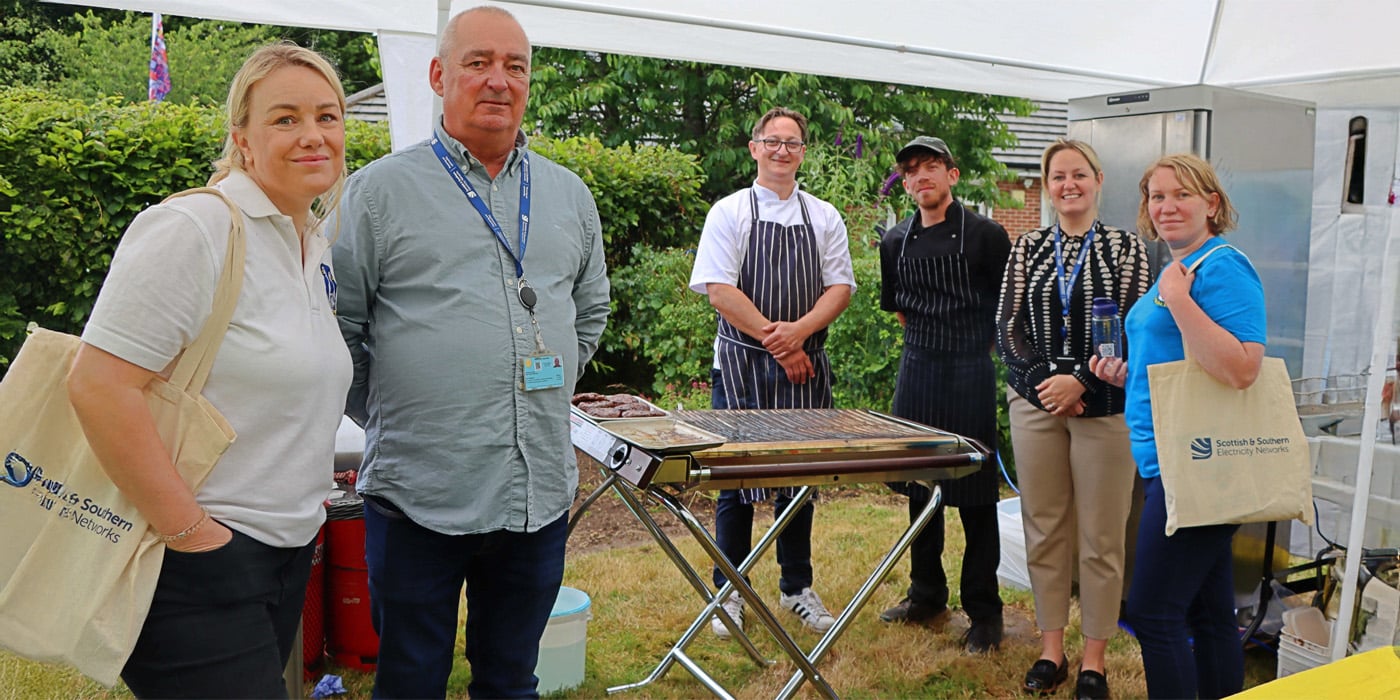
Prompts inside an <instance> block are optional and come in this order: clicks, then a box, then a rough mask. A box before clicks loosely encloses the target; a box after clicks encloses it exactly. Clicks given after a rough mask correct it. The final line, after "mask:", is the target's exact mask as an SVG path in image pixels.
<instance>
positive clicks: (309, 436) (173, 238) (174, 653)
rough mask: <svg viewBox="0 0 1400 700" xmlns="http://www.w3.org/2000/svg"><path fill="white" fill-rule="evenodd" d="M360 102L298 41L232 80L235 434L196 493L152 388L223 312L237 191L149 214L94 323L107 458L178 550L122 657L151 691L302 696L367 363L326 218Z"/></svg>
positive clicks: (226, 354) (83, 395)
mask: <svg viewBox="0 0 1400 700" xmlns="http://www.w3.org/2000/svg"><path fill="white" fill-rule="evenodd" d="M344 111H345V93H344V91H343V89H342V88H341V86H340V81H339V79H338V78H337V76H336V74H335V69H334V68H332V67H331V65H330V64H329V63H328V62H327V61H326V60H325V59H324V58H323V57H321V56H320V55H319V54H317V53H315V52H314V51H310V50H307V49H303V48H300V47H297V46H295V45H293V44H288V43H282V44H275V45H272V46H266V47H263V48H261V49H259V50H258V51H256V52H255V53H254V54H253V55H252V56H251V57H249V59H248V60H247V61H246V62H245V63H244V64H243V67H242V68H241V69H240V70H239V72H238V74H237V75H236V76H235V77H234V80H233V84H232V86H231V87H230V89H229V97H228V124H229V128H228V134H227V138H226V140H225V144H224V154H223V158H222V159H220V160H219V161H218V162H217V163H216V164H215V170H216V172H215V174H214V176H213V177H212V178H211V179H210V184H211V185H213V186H215V187H217V188H219V189H220V190H222V191H223V193H224V194H226V195H227V196H228V197H229V198H231V199H232V200H233V201H234V202H235V203H236V204H237V205H238V208H239V209H240V210H241V216H242V217H243V223H244V226H245V230H246V237H247V253H246V259H245V271H244V281H243V287H242V293H241V295H240V296H239V298H238V303H237V306H236V308H235V310H234V314H233V319H232V321H231V322H230V323H229V329H228V334H227V335H226V336H225V337H224V340H223V345H222V347H221V349H220V351H219V354H218V356H217V359H216V360H215V362H214V365H213V369H212V371H211V372H210V375H209V380H208V383H207V384H206V386H205V388H204V396H205V397H206V398H207V399H208V400H209V401H210V402H211V403H212V404H214V406H215V407H216V408H217V409H218V410H219V411H220V412H221V413H222V414H223V415H224V417H225V418H227V419H228V421H229V423H230V424H231V425H232V427H233V428H234V430H235V431H237V433H238V439H237V440H236V441H235V442H234V444H233V445H232V446H231V447H230V448H229V450H228V452H227V453H225V454H224V456H223V458H222V459H221V460H220V462H219V464H218V465H217V466H216V467H215V468H214V471H213V473H212V474H211V475H210V476H209V478H208V480H207V481H206V482H205V483H204V485H203V486H201V487H200V489H199V491H198V492H197V493H191V492H190V490H189V489H188V488H187V487H186V486H185V485H184V483H183V482H182V481H181V479H180V477H179V476H178V474H177V473H176V471H175V468H174V466H173V465H172V464H171V460H170V456H169V454H168V453H167V452H166V450H165V448H164V447H163V446H162V445H161V442H160V440H159V439H158V437H157V435H156V429H155V425H154V423H153V421H152V418H151V414H150V412H149V411H148V410H147V409H146V404H145V400H144V399H143V396H142V391H141V390H142V388H143V387H144V386H145V385H146V384H147V383H148V382H149V381H150V380H151V378H152V377H155V376H157V375H159V374H160V373H161V372H162V371H164V370H166V369H167V368H168V367H169V366H170V365H171V364H172V360H174V358H175V357H177V356H178V355H179V353H180V352H181V350H182V349H183V348H184V347H185V346H186V345H188V344H189V343H190V342H191V341H192V340H193V339H194V337H195V336H196V335H197V334H198V332H199V329H200V327H201V326H202V325H203V323H204V320H205V319H206V318H207V317H208V315H209V313H210V310H211V306H212V300H213V293H214V289H215V288H216V286H217V280H218V277H219V274H220V270H221V267H222V261H223V256H224V250H225V248H226V245H227V242H228V231H229V224H230V221H229V210H228V208H227V207H226V206H225V204H224V203H223V201H222V200H220V199H219V198H218V197H215V196H213V195H207V194H202V195H191V196H188V197H182V198H180V199H178V200H174V201H171V202H168V203H165V204H161V205H159V206H155V207H151V208H150V209H148V210H146V211H145V212H143V213H142V214H141V215H140V216H138V217H136V219H135V220H134V221H133V222H132V223H131V226H130V227H129V228H128V229H127V231H126V234H125V236H124V237H123V238H122V241H121V244H120V245H119V246H118V248H117V252H116V254H115V255H114V257H113V259H112V269H111V271H110V273H109V274H108V277H107V281H106V282H105V283H104V285H103V288H102V292H101V294H100V295H99V296H98V299H97V304H96V306H95V307H94V308H93V312H92V316H91V318H90V319H89V320H88V325H87V328H86V330H85V331H84V332H83V342H84V345H83V346H82V349H81V350H80V351H79V353H78V356H77V359H76V360H75V361H74V365H73V369H72V372H71V375H70V391H69V393H70V397H71V399H72V401H73V405H74V407H75V408H76V409H77V412H78V416H79V418H80V419H81V421H82V423H83V429H84V431H85V432H86V433H87V435H88V438H89V440H90V442H91V443H92V447H93V450H94V452H96V454H97V456H98V458H99V459H100V460H101V462H102V465H103V467H104V468H105V469H106V471H107V472H108V473H109V474H110V475H111V477H112V479H113V481H115V482H116V484H117V485H118V486H119V487H120V488H121V489H122V491H123V493H125V494H126V495H127V496H128V497H129V498H130V499H131V500H132V501H133V502H134V503H135V504H136V506H137V507H138V508H140V510H141V513H142V514H143V515H144V516H146V518H147V519H148V520H149V521H150V523H151V527H153V528H155V530H156V531H157V532H158V533H159V534H160V535H161V536H162V539H164V540H165V541H166V542H167V546H168V549H167V551H166V554H165V560H164V565H163V567H162V570H161V575H160V581H159V584H158V585H157V588H156V593H155V600H154V601H153V603H152V606H151V611H150V614H149V615H148V616H147V618H146V622H145V626H144V627H143V628H142V632H141V638H140V640H139V641H138V642H137V645H136V649H135V651H134V652H133V653H132V656H131V658H130V660H129V661H128V662H127V665H126V667H125V669H123V671H122V679H123V680H125V681H126V683H127V685H128V686H129V687H130V688H131V690H132V691H133V692H134V693H135V694H136V695H137V696H139V697H285V686H284V684H283V681H282V677H281V672H282V668H283V666H284V665H285V663H286V661H287V658H288V656H289V654H290V653H291V652H292V643H293V639H294V637H295V634H296V628H297V621H298V619H299V617H300V614H301V607H302V599H303V597H304V595H305V590H306V582H307V578H308V576H309V573H310V568H311V552H312V547H313V544H312V542H313V540H314V539H315V537H316V532H317V530H318V529H319V528H320V526H321V523H322V521H323V520H324V517H325V514H324V509H323V508H322V506H321V503H322V500H323V498H324V497H325V494H326V489H327V486H328V484H329V483H330V481H331V470H332V464H333V460H334V441H335V430H336V426H337V425H338V424H339V421H340V415H341V412H342V410H343V408H344V404H345V393H346V391H347V389H348V387H349V384H350V376H351V369H350V358H349V353H348V352H347V351H346V348H345V344H344V342H343V341H342V340H341V336H340V330H339V328H338V327H337V324H336V319H335V281H334V280H335V278H334V276H333V275H332V274H331V268H330V255H329V253H328V249H329V243H328V241H327V240H326V238H325V236H323V235H322V232H321V226H320V224H321V221H322V219H323V217H324V215H325V213H326V212H328V211H331V210H332V208H333V207H334V205H335V203H336V200H337V199H338V197H339V192H340V188H341V185H342V183H343V182H344V180H345V157H344V143H345V128H344V124H343V122H342V119H343V114H344ZM318 200H319V205H318V206H316V207H315V208H314V209H313V205H314V204H318Z"/></svg>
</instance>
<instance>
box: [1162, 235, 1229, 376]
mask: <svg viewBox="0 0 1400 700" xmlns="http://www.w3.org/2000/svg"><path fill="white" fill-rule="evenodd" d="M1226 248H1229V249H1230V250H1233V251H1235V252H1239V250H1240V249H1239V248H1236V247H1235V246H1232V245H1230V244H1229V243H1226V244H1224V245H1218V246H1216V247H1214V248H1211V249H1210V250H1207V251H1206V252H1205V254H1204V255H1202V256H1201V257H1199V258H1196V262H1193V263H1191V267H1188V268H1186V271H1187V272H1188V273H1193V274H1194V273H1195V272H1196V268H1198V267H1200V266H1201V263H1203V262H1205V261H1206V258H1208V257H1210V256H1212V255H1215V254H1216V253H1218V252H1220V251H1222V250H1224V249H1226ZM1241 255H1243V253H1241ZM1157 298H1158V299H1160V298H1162V297H1161V296H1160V295H1158V297H1157ZM1181 352H1182V353H1183V354H1184V355H1185V358H1186V359H1187V360H1190V361H1192V362H1194V361H1195V360H1192V358H1191V351H1190V350H1189V349H1187V347H1186V341H1185V340H1184V339H1183V340H1182V343H1181Z"/></svg>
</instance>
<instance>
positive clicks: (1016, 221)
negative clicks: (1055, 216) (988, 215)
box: [992, 178, 1044, 241]
mask: <svg viewBox="0 0 1400 700" xmlns="http://www.w3.org/2000/svg"><path fill="white" fill-rule="evenodd" d="M1028 179H1029V180H1030V182H1031V186H1030V187H1026V185H1025V181H1024V180H1020V179H1018V180H1013V181H1010V182H1003V183H1000V184H998V185H997V188H998V189H1000V190H1001V191H1002V192H1003V193H1006V194H1008V195H1010V196H1012V197H1014V198H1016V199H1017V200H1018V201H1024V202H1025V206H1024V207H1022V208H1020V209H1010V208H994V209H992V219H993V220H994V221H996V222H997V223H999V224H1001V225H1002V226H1004V227H1005V228H1006V232H1007V233H1008V234H1010V235H1011V240H1013V241H1014V240H1016V239H1017V238H1018V237H1020V235H1021V234H1023V233H1025V232H1027V231H1032V230H1035V229H1038V228H1040V227H1041V226H1043V225H1044V224H1043V223H1042V222H1041V214H1040V178H1028Z"/></svg>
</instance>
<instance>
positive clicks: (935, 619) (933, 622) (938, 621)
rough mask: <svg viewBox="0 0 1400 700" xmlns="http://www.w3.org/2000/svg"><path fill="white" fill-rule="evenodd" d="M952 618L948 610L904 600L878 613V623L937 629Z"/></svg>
mask: <svg viewBox="0 0 1400 700" xmlns="http://www.w3.org/2000/svg"><path fill="white" fill-rule="evenodd" d="M952 616H953V613H952V611H950V610H948V608H947V607H942V608H935V607H933V606H932V605H924V604H923V603H918V602H915V601H913V600H910V599H908V598H905V599H904V600H901V601H899V605H896V606H894V607H892V608H890V609H889V610H886V611H884V612H882V613H880V621H881V622H904V623H908V624H911V625H923V626H925V627H930V628H934V629H938V628H941V627H943V626H944V625H946V624H948V620H949V619H950V618H952Z"/></svg>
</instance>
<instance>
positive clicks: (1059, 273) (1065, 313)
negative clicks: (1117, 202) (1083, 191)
mask: <svg viewBox="0 0 1400 700" xmlns="http://www.w3.org/2000/svg"><path fill="white" fill-rule="evenodd" d="M1098 226H1099V222H1098V221H1095V222H1094V224H1093V225H1092V226H1090V227H1089V232H1088V233H1086V234H1084V245H1083V246H1082V247H1080V249H1079V256H1078V257H1077V258H1076V259H1075V261H1074V269H1073V270H1071V271H1070V273H1069V278H1068V279H1066V278H1065V259H1064V249H1063V248H1062V247H1061V245H1062V244H1061V242H1060V225H1059V224H1055V286H1056V287H1057V290H1058V291H1059V293H1060V343H1061V344H1062V345H1064V350H1065V354H1066V355H1068V354H1069V305H1070V294H1072V293H1073V292H1074V282H1075V280H1077V279H1079V271H1080V270H1081V269H1083V267H1084V259H1085V258H1087V257H1088V256H1089V244H1090V243H1093V242H1094V232H1095V230H1096V229H1098Z"/></svg>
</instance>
